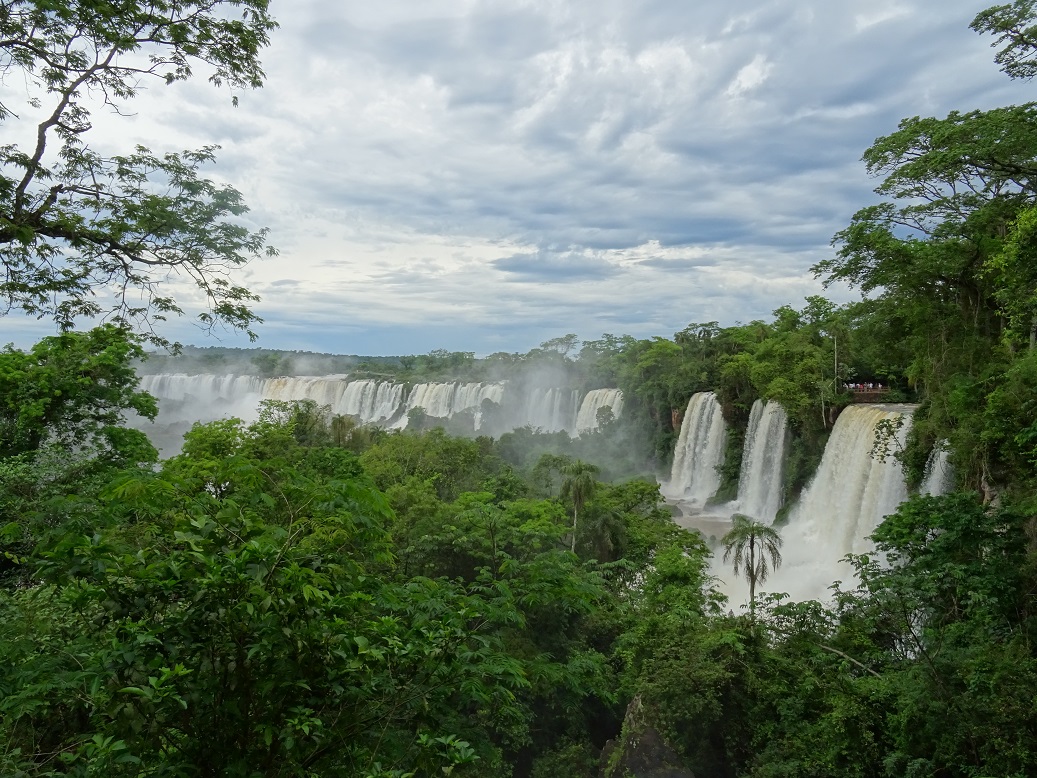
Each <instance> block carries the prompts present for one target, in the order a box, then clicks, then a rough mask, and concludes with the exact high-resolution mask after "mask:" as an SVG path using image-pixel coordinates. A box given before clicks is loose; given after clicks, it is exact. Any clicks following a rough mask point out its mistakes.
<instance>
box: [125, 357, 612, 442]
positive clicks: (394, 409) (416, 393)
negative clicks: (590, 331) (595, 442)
mask: <svg viewBox="0 0 1037 778" xmlns="http://www.w3.org/2000/svg"><path fill="white" fill-rule="evenodd" d="M141 388H142V389H144V390H146V391H148V392H150V393H151V394H153V395H154V396H155V397H156V398H158V400H159V407H160V409H161V413H160V416H159V419H158V423H157V424H156V425H150V424H147V423H146V422H143V421H141V422H140V424H139V426H140V427H141V428H142V429H144V430H145V431H147V432H148V433H149V434H154V435H156V436H161V435H165V438H164V439H163V440H162V441H161V443H160V444H159V445H160V447H161V448H162V449H163V451H164V452H165V453H167V454H169V453H173V452H175V451H176V450H177V449H178V448H179V443H178V441H179V438H180V436H181V435H182V434H183V433H184V432H185V431H186V430H187V429H188V428H189V427H190V425H191V424H192V423H194V422H196V421H202V422H207V421H213V420H215V419H220V418H228V417H231V416H236V417H238V418H241V419H244V420H245V421H252V420H254V419H255V418H256V416H257V415H258V409H259V403H260V401H261V400H281V401H293V400H313V401H314V402H316V403H318V404H319V405H327V406H329V407H330V408H331V410H332V412H333V413H336V414H341V415H347V416H352V417H354V418H356V419H358V420H359V421H360V422H361V423H364V424H378V425H380V426H386V427H393V428H397V429H399V428H403V427H405V426H406V425H407V411H409V410H410V409H412V408H421V409H422V410H424V411H425V413H426V414H427V415H428V416H430V417H434V418H437V419H446V418H449V417H451V416H454V415H455V414H458V413H461V412H462V411H472V412H473V413H474V416H475V428H476V429H479V428H480V425H481V422H482V418H481V416H482V413H481V408H482V404H483V402H484V401H485V400H490V401H492V402H494V403H497V404H499V405H505V404H507V405H508V406H509V409H507V410H506V413H505V417H504V418H509V419H513V420H514V426H525V425H527V424H528V425H530V426H532V427H534V428H539V429H542V430H544V431H546V432H555V431H560V430H565V431H567V432H570V433H575V432H576V431H577V428H581V429H584V430H588V429H594V428H595V427H596V426H597V418H596V416H595V414H596V413H597V410H598V408H600V407H602V406H604V405H611V406H612V410H613V413H615V414H616V416H619V415H620V413H621V412H622V406H623V395H622V393H621V392H620V391H619V390H618V389H597V390H594V391H592V392H589V393H588V395H587V397H585V398H584V399H583V403H582V405H581V403H580V392H579V391H577V390H575V389H563V388H547V389H533V390H529V391H528V393H526V392H516V391H515V390H514V389H512V390H511V392H510V393H508V392H506V391H505V384H503V383H476V382H467V383H442V382H441V383H424V384H417V385H415V386H414V387H413V388H412V389H411V390H410V392H407V391H405V388H404V386H403V384H399V383H396V382H393V381H377V380H372V379H357V380H350V378H349V376H345V375H333V376H290V377H280V378H267V379H263V378H258V377H256V376H238V375H183V374H160V375H146V376H142V377H141ZM499 424H500V423H499V422H498V426H499ZM581 425H582V426H581ZM503 431H505V430H493V431H492V432H493V434H499V433H500V432H503Z"/></svg>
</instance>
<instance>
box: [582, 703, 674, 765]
mask: <svg viewBox="0 0 1037 778" xmlns="http://www.w3.org/2000/svg"><path fill="white" fill-rule="evenodd" d="M601 778H695V774H694V773H692V772H691V771H690V770H688V769H687V768H686V767H684V766H682V764H681V759H680V757H679V756H677V752H675V751H674V750H673V749H672V748H670V747H669V746H668V745H667V744H666V741H665V740H663V737H662V735H660V734H659V732H658V731H657V730H656V729H655V728H654V727H651V726H649V725H648V723H647V722H646V721H645V716H644V711H643V709H642V707H641V699H640V697H635V698H634V699H633V700H632V701H631V703H630V705H629V706H628V707H627V713H626V717H625V718H624V721H623V734H622V736H621V737H620V738H619V740H618V741H612V740H610V741H609V742H608V743H606V744H605V748H604V750H603V751H602V753H601Z"/></svg>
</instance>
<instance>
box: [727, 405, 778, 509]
mask: <svg viewBox="0 0 1037 778" xmlns="http://www.w3.org/2000/svg"><path fill="white" fill-rule="evenodd" d="M788 435H789V433H788V417H787V416H786V415H785V409H784V408H782V407H781V405H779V404H778V403H776V402H774V401H770V402H767V403H764V402H763V401H762V400H757V401H756V402H754V403H753V407H752V411H750V414H749V426H748V428H747V429H746V433H745V445H744V447H743V448H742V472H741V474H740V476H739V479H738V499H737V505H738V512H739V513H743V514H745V515H747V516H751V517H752V518H754V519H756V520H757V521H762V522H763V523H765V524H770V523H771V522H772V521H774V516H775V515H776V514H777V512H778V509H779V508H780V507H781V501H782V500H781V498H782V493H781V486H782V483H781V481H782V475H783V467H784V464H785V447H786V446H787V445H788Z"/></svg>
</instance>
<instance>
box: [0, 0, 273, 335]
mask: <svg viewBox="0 0 1037 778" xmlns="http://www.w3.org/2000/svg"><path fill="white" fill-rule="evenodd" d="M228 6H230V7H234V8H235V9H238V10H239V11H240V14H237V16H238V18H234V15H229V14H227V13H226V12H225V9H226V7H228ZM275 26H276V24H275V23H274V22H273V21H272V20H271V19H270V17H269V15H268V13H267V2H266V0H235V2H233V3H230V2H224V1H222V0H218V1H217V2H215V3H213V2H195V1H194V0H171V1H170V2H163V3H160V4H155V3H150V4H145V3H123V4H119V5H112V4H104V5H96V4H83V3H72V2H61V1H60V0H59V1H58V2H38V1H36V0H17V1H16V2H12V3H8V4H6V5H5V6H4V12H3V14H2V15H0V38H2V39H3V44H2V48H3V52H4V60H5V69H7V70H8V72H14V73H16V74H17V77H18V79H17V80H19V81H22V82H23V83H24V84H25V89H26V95H25V106H26V109H28V108H30V107H37V108H38V107H41V106H42V107H43V116H44V118H43V120H42V121H41V122H40V123H39V124H38V125H37V127H36V128H35V132H33V133H32V135H33V137H35V143H34V145H30V146H29V147H27V148H24V149H23V148H22V147H20V146H19V145H17V144H8V145H6V146H4V147H3V148H2V149H0V201H2V202H3V206H4V207H3V213H4V217H3V219H2V220H0V247H2V252H0V253H2V259H3V269H4V279H3V282H2V283H0V295H2V297H3V298H4V299H5V300H6V302H7V305H8V307H9V308H15V309H21V310H23V311H25V312H26V313H28V314H31V315H34V316H37V317H50V318H52V319H53V320H54V321H55V322H56V323H57V324H58V325H59V326H60V327H61V328H62V329H65V330H68V329H72V328H73V327H74V326H75V323H76V322H77V321H80V320H82V319H84V318H87V319H89V318H94V317H97V316H99V315H104V316H105V317H106V318H107V320H108V321H111V322H114V323H116V324H118V325H120V326H127V327H135V328H137V329H139V330H140V331H141V332H143V333H144V335H145V337H147V338H148V339H149V340H151V341H152V342H155V343H166V341H165V339H164V338H162V337H161V336H159V335H158V334H156V333H155V330H154V326H155V325H156V323H159V322H161V321H162V320H163V319H164V318H166V316H167V315H169V314H178V315H179V314H182V313H183V309H182V308H181V307H180V304H178V303H177V302H176V300H174V298H173V297H172V296H170V295H169V294H168V293H165V292H164V287H163V286H162V284H163V282H164V281H165V278H166V276H167V275H169V274H172V275H179V276H181V277H182V278H183V279H184V280H185V281H186V282H187V283H188V284H193V285H194V286H195V287H196V290H197V292H198V293H199V294H200V297H201V298H202V299H203V300H204V301H205V303H204V306H203V309H202V310H201V311H200V312H198V313H197V321H198V322H199V323H200V324H201V325H203V326H204V327H212V326H216V325H229V326H232V327H236V328H240V329H243V330H246V331H248V332H249V333H250V334H252V333H251V330H250V327H251V326H252V325H253V324H254V323H255V322H257V321H258V318H257V317H256V316H255V315H254V314H253V313H252V312H251V311H250V310H249V309H248V305H249V304H250V303H251V302H253V301H254V300H256V299H257V298H256V297H255V295H254V294H252V293H251V292H249V291H248V290H247V289H245V288H244V287H241V286H236V285H234V284H232V283H231V282H230V280H229V278H228V271H230V270H233V269H234V268H237V267H239V266H241V265H242V264H244V263H245V262H246V261H248V259H249V258H251V257H255V256H259V255H261V254H262V253H263V252H264V243H265V232H264V231H260V232H255V233H253V232H249V231H248V230H247V229H246V228H245V227H243V226H242V225H241V223H240V221H239V217H241V216H242V215H243V214H244V213H245V212H246V211H247V208H246V206H245V205H244V202H243V201H242V198H241V195H240V193H238V192H237V191H236V190H234V189H233V188H231V187H229V186H223V185H219V184H216V183H214V182H212V181H209V180H207V179H204V178H201V177H200V176H199V175H198V170H199V168H200V167H201V166H202V165H204V164H208V163H210V162H212V161H213V158H214V157H213V152H214V148H213V147H205V148H202V149H200V150H198V151H185V152H183V153H180V154H174V153H166V154H154V153H152V152H151V151H150V150H148V149H146V148H143V147H140V146H138V147H137V148H136V149H133V150H129V151H127V152H126V153H124V154H119V155H114V156H111V157H105V156H102V155H101V154H99V153H97V152H96V151H95V150H94V149H93V148H92V147H91V145H90V143H89V141H88V138H89V135H88V133H89V132H90V130H91V129H92V121H91V107H90V104H89V98H88V96H89V95H96V96H100V97H101V100H102V101H103V103H104V104H105V105H106V106H109V107H112V108H114V109H115V110H116V111H117V112H118V111H119V110H120V109H122V108H123V107H124V105H125V103H126V102H127V101H128V100H130V99H131V98H132V97H134V95H136V93H137V91H138V90H139V89H141V88H143V87H144V85H145V83H146V82H147V81H148V80H149V78H155V79H156V80H158V81H159V82H165V83H166V84H169V83H172V82H175V81H180V80H185V79H187V78H189V77H190V76H191V75H192V71H193V68H194V67H196V66H199V65H201V66H203V67H205V69H206V70H208V71H209V72H210V76H209V80H210V81H212V82H213V83H215V84H221V83H227V84H228V85H230V86H231V87H235V88H246V87H253V88H254V87H258V86H260V85H261V84H262V79H263V71H262V70H261V68H260V65H259V59H258V57H259V52H260V50H261V49H262V48H263V47H265V46H266V45H267V43H268V34H269V32H270V31H271V30H272V29H273V28H274V27H275ZM22 113H23V112H22V109H20V108H19V109H17V110H15V109H12V108H11V107H10V103H7V104H5V105H4V106H3V107H2V108H0V120H3V121H5V122H10V121H11V120H18V119H19V116H20V115H22ZM268 251H269V250H268ZM138 299H139V300H140V302H131V301H133V300H138Z"/></svg>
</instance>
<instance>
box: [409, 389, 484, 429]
mask: <svg viewBox="0 0 1037 778" xmlns="http://www.w3.org/2000/svg"><path fill="white" fill-rule="evenodd" d="M503 396H504V386H503V385H502V384H481V383H466V384H445V383H435V384H416V385H415V386H414V388H413V389H411V391H410V394H409V395H408V396H407V403H406V407H405V411H404V414H403V416H402V417H401V418H400V420H399V421H398V422H396V423H395V424H394V425H393V427H395V428H397V429H402V428H404V427H406V426H407V412H408V411H410V410H412V409H414V408H421V409H422V410H423V411H425V413H426V414H428V415H429V416H433V417H435V418H437V419H445V418H449V417H450V416H453V415H454V414H457V413H461V412H462V411H467V410H473V411H475V412H476V417H477V418H476V425H477V426H478V411H479V407H480V406H481V405H482V402H483V400H491V401H492V402H496V403H499V402H500V401H501V398H502V397H503Z"/></svg>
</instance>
